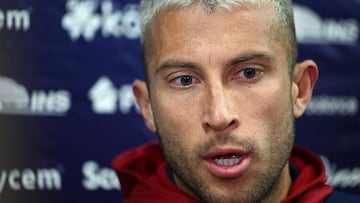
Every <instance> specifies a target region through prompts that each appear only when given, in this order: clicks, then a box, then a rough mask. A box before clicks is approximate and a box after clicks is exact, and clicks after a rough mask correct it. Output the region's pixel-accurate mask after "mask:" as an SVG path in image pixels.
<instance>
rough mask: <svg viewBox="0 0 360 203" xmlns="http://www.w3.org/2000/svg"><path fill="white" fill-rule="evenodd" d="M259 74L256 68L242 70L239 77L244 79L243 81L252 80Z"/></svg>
mask: <svg viewBox="0 0 360 203" xmlns="http://www.w3.org/2000/svg"><path fill="white" fill-rule="evenodd" d="M260 72H261V70H259V69H257V68H244V69H242V70H241V71H239V73H238V74H239V77H241V78H245V79H249V80H250V79H254V78H256V77H257V76H258V74H259V73H260Z"/></svg>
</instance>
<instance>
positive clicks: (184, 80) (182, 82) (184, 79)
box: [174, 75, 194, 87]
mask: <svg viewBox="0 0 360 203" xmlns="http://www.w3.org/2000/svg"><path fill="white" fill-rule="evenodd" d="M174 83H175V84H176V85H177V86H182V87H187V86H190V85H192V84H193V83H194V78H193V77H192V76H189V75H183V76H180V77H177V78H175V79H174Z"/></svg>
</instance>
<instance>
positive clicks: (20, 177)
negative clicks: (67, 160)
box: [0, 168, 62, 195]
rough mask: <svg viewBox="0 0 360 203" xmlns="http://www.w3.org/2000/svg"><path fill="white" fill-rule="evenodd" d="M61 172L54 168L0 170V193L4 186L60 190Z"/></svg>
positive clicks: (15, 188) (22, 188) (20, 188)
mask: <svg viewBox="0 0 360 203" xmlns="http://www.w3.org/2000/svg"><path fill="white" fill-rule="evenodd" d="M61 179H62V177H61V174H60V171H58V170H57V169H54V168H41V169H30V168H26V169H24V170H19V169H11V170H9V171H6V170H1V171H0V195H1V193H2V192H3V190H4V188H5V187H8V188H10V189H11V190H14V191H18V190H29V191H30V190H31V191H33V190H61V188H62V183H61Z"/></svg>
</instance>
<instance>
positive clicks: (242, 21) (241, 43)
mask: <svg viewBox="0 0 360 203" xmlns="http://www.w3.org/2000/svg"><path fill="white" fill-rule="evenodd" d="M275 19H276V10H275V8H274V7H273V6H272V4H271V3H266V4H259V5H254V4H242V5H238V6H234V7H232V9H231V10H227V9H217V10H215V11H214V12H212V13H209V12H207V11H206V10H204V9H203V8H201V7H200V6H199V5H197V4H195V5H191V6H187V7H174V8H171V9H168V10H165V11H162V12H160V13H159V14H158V15H157V16H156V17H155V18H154V20H153V22H152V24H151V39H150V40H151V47H149V48H148V49H150V51H149V52H148V53H151V54H148V55H147V57H148V60H147V61H148V66H154V65H155V66H156V65H157V64H158V63H159V62H160V61H161V60H162V59H163V58H166V56H173V55H178V56H179V55H184V56H185V55H194V54H196V53H194V52H202V51H204V52H203V53H204V54H205V53H208V51H209V50H211V49H223V48H226V49H228V51H231V50H234V49H236V50H241V49H256V48H258V49H261V48H262V49H264V48H269V47H267V46H268V45H269V46H270V45H271V44H272V43H273V41H274V38H275V36H276V34H274V33H273V30H274V29H273V27H274V23H275V22H276V20H275ZM201 49H206V50H201ZM215 52H216V51H215Z"/></svg>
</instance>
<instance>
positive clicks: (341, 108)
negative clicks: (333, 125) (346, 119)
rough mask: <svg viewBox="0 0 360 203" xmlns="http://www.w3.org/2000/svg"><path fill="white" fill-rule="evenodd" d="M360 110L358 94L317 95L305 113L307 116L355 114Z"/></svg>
mask: <svg viewBox="0 0 360 203" xmlns="http://www.w3.org/2000/svg"><path fill="white" fill-rule="evenodd" d="M358 112H359V101H358V98H357V97H356V96H335V95H315V96H313V98H312V99H311V101H310V103H309V105H308V107H307V109H306V111H305V114H306V115H307V116H334V115H337V116H355V115H356V114H357V113H358Z"/></svg>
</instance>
